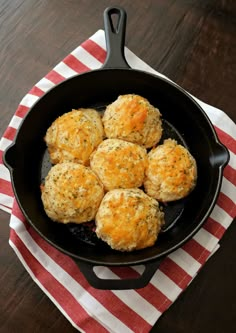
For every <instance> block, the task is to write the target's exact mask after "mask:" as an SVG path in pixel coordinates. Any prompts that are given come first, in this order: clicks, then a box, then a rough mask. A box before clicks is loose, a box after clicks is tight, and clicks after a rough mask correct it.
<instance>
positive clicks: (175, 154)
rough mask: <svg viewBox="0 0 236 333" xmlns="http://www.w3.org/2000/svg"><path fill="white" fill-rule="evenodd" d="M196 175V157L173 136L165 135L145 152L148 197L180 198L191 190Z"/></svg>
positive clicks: (161, 198) (162, 198)
mask: <svg viewBox="0 0 236 333" xmlns="http://www.w3.org/2000/svg"><path fill="white" fill-rule="evenodd" d="M196 179H197V166H196V161H195V159H194V158H193V156H192V155H191V154H190V152H189V151H188V150H187V149H186V148H185V147H183V146H181V145H179V144H177V142H176V141H175V140H173V139H167V140H165V141H164V144H163V145H160V146H158V147H156V148H154V149H152V150H151V151H150V152H149V153H148V166H147V169H146V177H145V181H144V187H145V191H146V193H147V194H148V195H150V196H151V197H153V198H155V199H157V200H159V201H162V202H167V201H174V200H179V199H182V198H184V197H185V196H187V195H188V194H189V193H190V192H191V191H192V190H193V188H194V187H195V185H196Z"/></svg>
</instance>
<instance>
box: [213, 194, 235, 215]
mask: <svg viewBox="0 0 236 333" xmlns="http://www.w3.org/2000/svg"><path fill="white" fill-rule="evenodd" d="M235 199H236V198H235ZM217 205H219V206H220V207H221V208H222V209H223V210H225V211H226V212H227V213H228V214H229V215H230V216H231V217H232V218H235V215H236V203H235V202H233V201H232V200H231V199H230V198H229V197H227V195H225V194H224V193H223V192H220V194H219V197H218V200H217Z"/></svg>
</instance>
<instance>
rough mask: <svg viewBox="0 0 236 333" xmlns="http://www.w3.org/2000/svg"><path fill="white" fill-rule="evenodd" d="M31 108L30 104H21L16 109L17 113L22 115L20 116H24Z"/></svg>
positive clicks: (19, 115)
mask: <svg viewBox="0 0 236 333" xmlns="http://www.w3.org/2000/svg"><path fill="white" fill-rule="evenodd" d="M29 109H30V108H29V107H28V106H24V105H19V106H18V108H17V109H16V113H15V115H16V116H18V117H20V118H24V116H25V115H26V113H27V112H28V111H29Z"/></svg>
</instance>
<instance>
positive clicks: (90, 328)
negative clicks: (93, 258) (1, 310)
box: [10, 229, 108, 333]
mask: <svg viewBox="0 0 236 333" xmlns="http://www.w3.org/2000/svg"><path fill="white" fill-rule="evenodd" d="M10 238H11V241H12V242H13V243H14V245H15V246H16V247H17V249H18V251H19V252H20V253H21V255H22V257H23V259H24V261H25V263H26V264H27V266H28V268H30V270H31V272H32V273H33V275H34V276H35V277H36V279H37V280H38V281H39V282H40V283H41V284H42V285H43V287H44V288H45V289H46V290H47V291H48V292H49V293H50V294H51V295H52V297H53V298H54V299H55V300H56V301H57V303H59V304H60V305H61V306H62V307H63V309H64V311H65V312H66V313H67V314H68V316H69V317H70V318H71V319H72V321H73V322H74V323H75V324H76V325H78V326H79V327H81V328H82V329H83V330H86V331H87V332H99V333H100V332H101V333H102V332H108V331H107V330H106V329H105V328H104V327H103V326H101V325H100V324H99V323H98V322H97V321H96V320H94V319H93V318H92V317H90V319H89V320H87V318H88V314H87V312H86V311H85V310H84V308H83V307H82V306H81V305H80V304H79V303H78V302H77V301H76V299H75V298H74V297H73V296H72V295H71V294H70V293H69V292H68V291H67V290H66V288H65V287H64V286H63V285H62V284H61V283H60V282H58V281H57V280H56V279H55V278H54V276H53V275H51V274H50V273H49V272H48V271H47V270H46V269H45V268H44V267H43V266H42V265H41V264H40V263H39V262H38V261H37V260H36V259H35V257H34V256H33V255H32V254H31V252H30V251H29V250H28V249H27V248H26V246H25V245H24V243H23V242H22V241H21V239H20V238H19V237H18V235H17V234H16V232H15V230H13V229H11V237H10ZM65 299H66V302H65Z"/></svg>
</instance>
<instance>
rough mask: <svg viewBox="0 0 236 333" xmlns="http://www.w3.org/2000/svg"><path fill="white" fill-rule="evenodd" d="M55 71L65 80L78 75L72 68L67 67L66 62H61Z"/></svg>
mask: <svg viewBox="0 0 236 333" xmlns="http://www.w3.org/2000/svg"><path fill="white" fill-rule="evenodd" d="M54 71H55V72H57V73H58V74H60V75H62V76H63V77H64V78H66V79H68V78H70V77H71V76H74V75H76V74H78V73H77V72H76V71H74V70H73V69H72V68H70V67H69V66H67V65H66V64H65V63H64V62H60V64H58V65H57V66H56V67H55V68H54Z"/></svg>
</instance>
